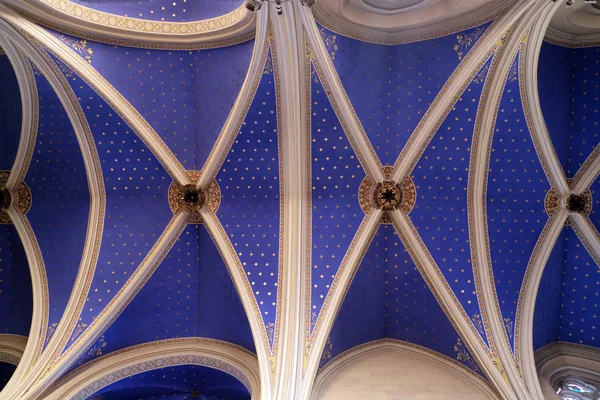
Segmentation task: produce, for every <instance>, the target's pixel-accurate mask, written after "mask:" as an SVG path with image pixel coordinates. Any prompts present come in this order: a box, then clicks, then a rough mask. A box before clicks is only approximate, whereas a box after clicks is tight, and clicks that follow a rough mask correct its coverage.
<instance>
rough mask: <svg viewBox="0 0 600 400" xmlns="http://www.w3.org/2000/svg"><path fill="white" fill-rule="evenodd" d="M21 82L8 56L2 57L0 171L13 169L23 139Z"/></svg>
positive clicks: (0, 79) (0, 56) (0, 75)
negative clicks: (20, 141) (20, 140)
mask: <svg viewBox="0 0 600 400" xmlns="http://www.w3.org/2000/svg"><path fill="white" fill-rule="evenodd" d="M21 116H22V111H21V97H20V94H19V82H18V81H17V77H16V75H15V71H14V70H13V68H12V65H11V63H10V61H9V60H8V57H7V56H6V55H3V54H2V55H0V170H6V171H9V170H10V169H11V168H12V165H13V162H14V161H15V157H16V156H17V150H18V148H19V139H20V138H21Z"/></svg>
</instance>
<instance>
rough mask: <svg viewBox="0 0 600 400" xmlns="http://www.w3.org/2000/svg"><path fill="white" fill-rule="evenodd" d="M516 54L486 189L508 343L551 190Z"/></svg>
mask: <svg viewBox="0 0 600 400" xmlns="http://www.w3.org/2000/svg"><path fill="white" fill-rule="evenodd" d="M519 55H520V53H518V54H517V56H516V57H515V60H514V62H513V64H512V66H511V68H510V71H509V73H508V77H507V81H506V85H505V87H504V93H503V95H502V100H501V102H500V107H499V110H498V117H497V121H496V127H495V128H494V137H493V142H492V151H491V154H490V164H489V173H488V186H487V218H488V235H489V242H490V243H489V245H490V256H491V261H492V268H493V273H494V282H495V285H496V292H497V296H498V301H499V302H500V310H501V311H502V318H503V322H504V325H505V327H506V331H507V334H508V339H509V342H510V343H511V344H512V345H514V329H515V316H516V312H517V303H518V300H519V293H520V291H521V285H522V284H523V279H524V277H525V271H526V270H527V265H528V263H529V260H530V257H531V254H532V253H533V249H534V247H535V244H536V243H537V240H538V239H539V237H540V234H541V232H542V229H543V228H544V225H545V224H546V222H547V220H548V216H547V214H546V212H545V209H544V198H545V196H546V193H547V192H548V190H549V189H550V184H549V183H548V180H547V178H546V176H545V174H544V170H543V168H542V165H541V163H540V160H539V158H538V156H537V153H536V151H535V148H534V145H533V140H532V138H531V134H530V132H529V128H528V126H527V121H526V119H525V113H524V111H523V104H522V102H521V93H520V87H519V68H520V66H519Z"/></svg>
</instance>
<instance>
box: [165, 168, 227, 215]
mask: <svg viewBox="0 0 600 400" xmlns="http://www.w3.org/2000/svg"><path fill="white" fill-rule="evenodd" d="M186 174H187V176H188V178H189V181H190V182H197V181H198V179H200V171H187V172H186ZM220 202H221V190H220V189H219V184H218V183H217V182H216V181H215V180H214V179H213V180H212V181H211V182H210V184H209V185H208V187H207V188H206V189H204V190H203V189H199V188H198V187H196V185H195V184H187V185H180V184H179V183H178V182H177V181H173V182H172V183H171V185H170V186H169V207H171V211H172V212H173V214H175V215H177V214H179V213H180V212H183V211H187V212H188V213H189V215H188V223H189V224H201V223H202V216H201V215H200V210H201V209H202V207H204V206H207V207H208V208H209V209H210V211H211V212H212V213H213V214H214V213H216V212H217V209H218V208H219V204H220Z"/></svg>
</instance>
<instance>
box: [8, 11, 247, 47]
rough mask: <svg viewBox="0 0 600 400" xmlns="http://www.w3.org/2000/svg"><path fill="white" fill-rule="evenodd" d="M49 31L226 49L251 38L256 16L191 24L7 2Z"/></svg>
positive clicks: (137, 43)
mask: <svg viewBox="0 0 600 400" xmlns="http://www.w3.org/2000/svg"><path fill="white" fill-rule="evenodd" d="M6 2H7V3H8V4H10V5H11V6H12V7H14V8H16V9H17V10H19V12H21V13H23V14H26V15H27V18H29V19H31V20H34V21H36V22H38V23H40V24H42V25H44V26H48V27H49V28H52V29H55V30H58V31H62V32H64V33H68V34H73V35H75V36H79V37H84V38H86V39H89V40H94V41H100V42H104V43H111V44H115V45H123V46H132V47H143V48H155V49H170V50H188V49H189V50H192V49H201V48H213V47H221V46H228V45H232V44H235V43H240V42H243V41H247V40H249V39H251V38H252V37H254V30H255V16H254V14H253V13H251V12H248V10H246V8H245V7H244V6H243V5H242V6H241V7H239V8H238V9H237V10H234V11H232V12H230V13H228V14H225V15H222V16H219V17H215V18H211V19H206V20H201V21H193V22H167V21H153V20H144V19H138V18H130V17H125V16H120V15H115V14H109V13H105V12H102V11H98V10H95V9H92V8H89V7H85V6H83V5H81V4H79V3H75V2H73V1H70V0H7V1H6Z"/></svg>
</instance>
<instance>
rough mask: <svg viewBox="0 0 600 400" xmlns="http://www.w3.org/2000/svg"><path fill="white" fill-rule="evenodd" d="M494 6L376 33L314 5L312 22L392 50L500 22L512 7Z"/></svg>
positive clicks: (370, 28) (502, 4)
mask: <svg viewBox="0 0 600 400" xmlns="http://www.w3.org/2000/svg"><path fill="white" fill-rule="evenodd" d="M506 3H507V2H496V3H494V4H489V5H488V6H487V7H480V8H479V9H477V10H474V11H472V12H469V13H467V14H465V15H462V16H455V17H454V18H451V19H449V20H446V21H442V22H438V23H433V24H432V23H430V22H431V21H428V22H427V23H425V24H422V25H421V26H418V27H416V28H398V29H395V30H393V29H379V28H378V27H376V26H367V25H359V24H357V23H353V22H351V21H348V20H345V19H343V18H341V17H339V16H337V15H332V14H331V13H330V12H329V11H328V10H327V9H326V8H325V7H324V6H322V5H320V4H319V3H317V4H316V5H315V6H314V7H312V10H313V14H314V18H315V20H316V21H317V22H318V23H319V24H320V25H322V26H324V27H325V28H327V29H329V30H330V31H332V32H335V33H337V34H340V35H343V36H346V37H350V38H353V39H356V40H360V41H363V42H369V43H376V44H383V45H388V46H395V45H399V44H406V43H413V42H420V41H424V40H431V39H436V38H439V37H443V36H448V35H452V34H454V33H457V32H461V31H464V30H466V29H470V28H474V27H476V26H479V25H482V24H484V23H486V22H489V21H493V20H496V19H498V18H501V17H502V16H503V15H504V14H505V13H506V11H507V10H508V9H509V8H510V7H511V6H512V5H514V4H515V3H516V1H511V2H510V3H512V4H508V5H507V4H506Z"/></svg>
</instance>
